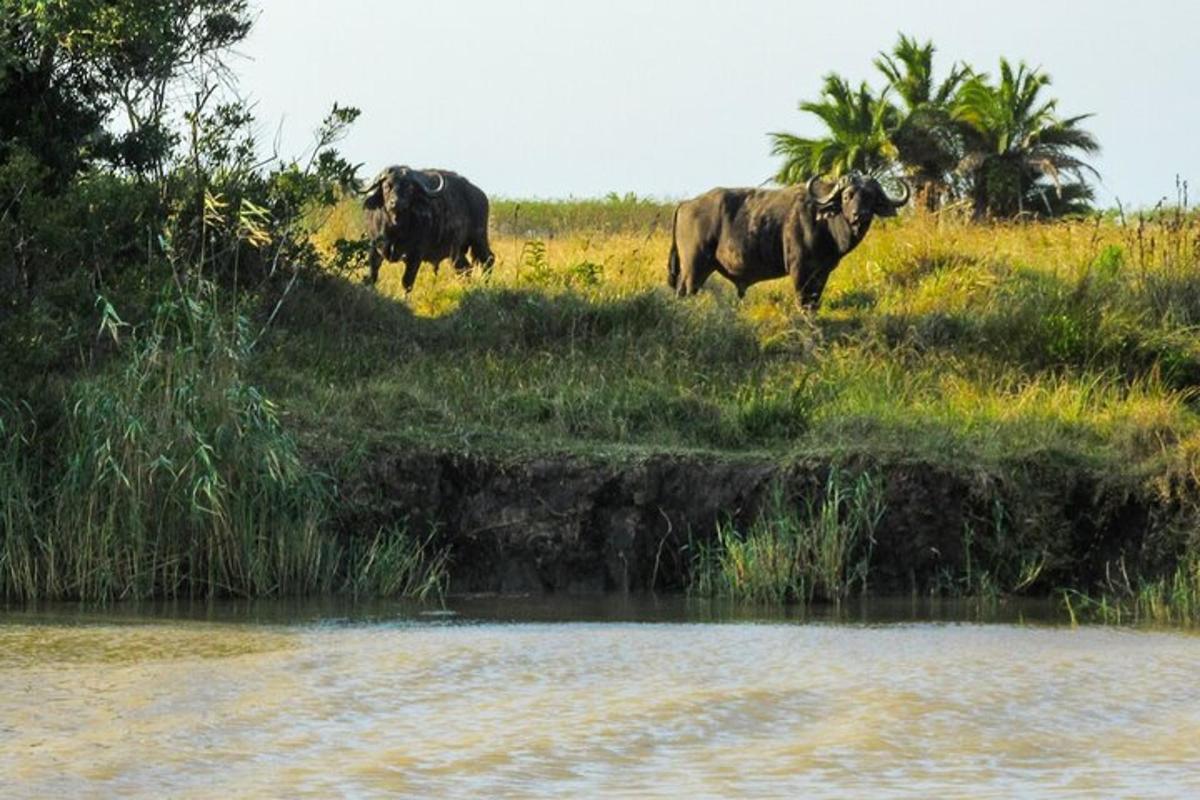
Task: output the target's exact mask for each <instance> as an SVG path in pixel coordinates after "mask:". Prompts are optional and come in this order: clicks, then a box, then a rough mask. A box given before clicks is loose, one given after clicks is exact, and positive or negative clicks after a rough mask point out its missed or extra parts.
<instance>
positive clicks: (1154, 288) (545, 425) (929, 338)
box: [259, 199, 1200, 606]
mask: <svg viewBox="0 0 1200 800" xmlns="http://www.w3.org/2000/svg"><path fill="white" fill-rule="evenodd" d="M516 205H517V204H511V205H506V204H501V205H500V207H499V210H498V212H497V217H498V218H503V217H505V216H507V215H510V214H514V215H515V212H516ZM525 208H526V210H527V212H528V213H529V216H530V218H536V219H540V220H572V219H578V218H583V219H587V220H588V224H589V227H585V228H577V229H567V228H564V227H562V226H561V225H549V224H547V225H544V226H543V227H542V231H543V233H542V234H541V235H537V234H536V233H535V232H534V231H533V229H532V228H531V229H530V230H528V231H525V232H524V233H521V234H520V235H512V231H511V229H509V228H506V227H503V226H499V225H497V227H500V228H501V233H500V235H499V236H497V237H496V240H495V242H494V248H495V250H496V252H497V254H498V257H499V259H498V263H497V266H496V268H495V270H494V272H493V273H492V275H491V276H489V277H488V278H486V279H483V278H479V277H476V278H473V279H468V280H464V279H462V278H460V277H459V276H456V275H455V274H454V273H453V271H452V270H450V269H443V270H442V271H441V272H440V273H439V274H437V275H435V274H434V273H433V271H432V270H431V269H429V268H428V267H425V268H423V272H422V275H421V278H420V279H419V281H418V283H417V288H416V290H415V291H414V292H413V294H412V295H411V296H410V297H409V298H407V299H405V298H402V297H401V291H400V286H399V270H398V269H396V268H392V269H388V268H386V267H385V270H384V272H383V276H382V279H381V283H380V286H379V293H378V295H373V294H371V293H368V292H365V291H364V290H362V289H360V288H358V287H356V286H353V285H346V284H342V283H341V282H339V281H335V280H330V281H327V282H323V283H319V284H312V285H309V286H307V287H305V289H304V290H303V291H302V292H301V293H300V295H299V296H297V297H296V298H294V301H293V302H292V303H291V304H290V307H289V308H288V309H287V310H286V311H285V320H284V322H283V325H282V327H281V328H280V329H279V331H278V335H277V337H276V339H275V340H274V342H275V348H274V349H273V351H272V352H271V354H270V355H269V356H267V357H266V358H264V359H263V360H262V361H261V362H260V365H259V366H260V369H261V373H260V374H261V376H262V380H263V381H264V382H265V383H266V385H267V386H269V387H270V388H271V391H272V394H273V396H276V397H278V398H279V399H280V401H281V402H282V403H284V405H285V407H287V408H288V409H289V412H290V414H292V415H293V419H294V421H295V423H296V426H297V430H298V431H301V432H302V434H301V436H302V438H307V439H308V440H310V441H311V442H312V443H313V444H314V446H315V447H318V448H319V449H321V450H322V451H323V452H331V451H333V452H336V451H339V450H340V449H344V448H347V447H349V446H350V443H354V446H356V447H361V448H365V449H368V450H369V449H371V448H376V447H411V446H418V447H444V448H459V449H463V450H467V451H481V452H492V453H503V454H513V453H526V454H536V453H542V452H548V451H556V452H569V453H574V454H580V455H585V456H590V457H597V458H617V459H620V458H633V457H637V456H638V455H639V454H646V453H658V452H689V453H696V452H699V453H707V454H710V456H711V457H713V458H718V459H719V458H725V457H730V456H738V455H746V454H753V455H755V456H762V457H767V458H770V459H776V460H778V461H780V462H792V461H807V462H820V463H827V464H831V465H837V464H849V463H854V464H859V465H877V466H879V467H880V468H881V469H883V470H884V471H885V472H886V470H887V468H888V467H889V466H890V465H896V464H913V463H917V464H927V465H930V466H931V467H935V468H937V469H940V470H944V471H946V472H948V473H953V474H956V475H959V476H962V477H963V478H964V479H965V480H966V481H967V482H968V483H971V484H973V485H976V486H979V487H981V493H982V494H983V495H986V496H988V497H992V498H994V501H995V503H996V508H997V510H996V512H995V514H994V515H993V516H994V519H992V520H991V521H986V520H985V521H982V522H980V524H979V525H978V526H977V527H978V528H979V530H975V531H972V532H970V533H969V535H970V536H975V537H979V538H983V539H988V538H989V537H990V538H992V539H994V538H995V537H1001V538H1003V537H1004V536H1005V535H1006V531H1007V535H1008V536H1010V537H1014V538H1015V539H1018V540H1020V541H1021V543H1022V544H1021V546H1020V548H1019V550H1020V552H1021V556H1020V558H1021V563H1011V564H996V563H992V564H978V563H977V564H975V565H974V570H975V572H974V575H971V574H970V573H971V565H970V564H967V565H960V566H961V568H962V569H964V570H965V572H964V574H963V575H962V576H956V577H955V578H954V579H953V580H951V581H949V583H950V584H953V585H954V586H956V587H958V588H959V589H964V588H965V589H967V590H969V591H973V592H978V591H981V590H982V591H987V592H992V593H1003V592H1008V591H1013V590H1017V589H1019V590H1023V591H1035V592H1037V591H1040V592H1047V591H1054V590H1057V589H1059V588H1062V587H1059V586H1056V585H1054V584H1053V583H1052V582H1048V581H1053V580H1054V579H1053V578H1049V579H1047V578H1046V577H1045V576H1041V577H1039V573H1040V572H1041V568H1042V567H1043V566H1046V564H1045V562H1046V560H1047V559H1064V558H1067V559H1069V558H1070V554H1069V553H1065V552H1064V551H1063V547H1064V545H1063V542H1062V541H1061V540H1062V538H1063V534H1062V531H1061V530H1060V528H1061V527H1062V525H1063V524H1064V523H1063V519H1064V517H1066V516H1070V515H1071V514H1083V515H1086V514H1090V513H1093V512H1094V511H1095V509H1088V508H1086V507H1079V506H1080V501H1079V499H1078V498H1072V497H1071V492H1072V491H1073V490H1072V488H1071V487H1073V486H1076V485H1078V484H1079V483H1080V481H1083V482H1085V483H1086V484H1087V485H1088V486H1091V487H1094V488H1093V491H1094V492H1095V493H1096V494H1097V495H1098V496H1099V495H1104V496H1105V497H1108V498H1112V497H1126V498H1135V499H1136V502H1137V503H1139V504H1141V505H1142V506H1143V507H1145V508H1149V509H1152V511H1151V512H1150V513H1149V514H1148V516H1147V517H1146V518H1145V520H1144V521H1143V522H1141V523H1138V524H1139V525H1143V526H1145V527H1149V528H1152V530H1137V531H1130V537H1131V541H1133V540H1135V539H1136V540H1137V541H1138V542H1142V541H1143V536H1144V538H1145V544H1139V545H1138V549H1139V550H1140V551H1141V552H1134V551H1132V550H1131V551H1130V552H1128V553H1125V554H1123V555H1122V557H1121V558H1122V560H1121V563H1113V564H1112V571H1111V572H1110V575H1111V576H1112V578H1111V580H1110V581H1109V582H1108V585H1106V586H1087V587H1071V588H1073V589H1083V590H1086V591H1090V592H1102V593H1103V592H1109V591H1111V592H1112V593H1114V594H1113V597H1116V596H1117V595H1120V596H1121V597H1124V599H1125V601H1126V602H1130V603H1137V602H1138V598H1139V597H1141V596H1143V595H1146V594H1147V592H1148V591H1149V589H1148V588H1147V587H1151V588H1152V587H1154V586H1158V585H1159V582H1160V581H1164V580H1165V581H1172V582H1173V585H1188V586H1190V587H1191V589H1190V591H1192V592H1193V593H1195V592H1197V589H1200V586H1196V585H1195V583H1194V582H1192V583H1188V582H1187V581H1183V582H1182V583H1180V580H1182V579H1177V578H1176V577H1175V576H1174V573H1173V572H1172V573H1171V574H1168V575H1159V574H1157V573H1155V570H1159V569H1162V568H1163V565H1164V564H1168V565H1173V564H1175V563H1176V562H1178V563H1179V564H1180V565H1182V566H1181V569H1183V572H1182V573H1181V574H1182V575H1184V577H1186V576H1187V575H1189V574H1190V573H1189V572H1187V569H1186V565H1187V564H1189V563H1191V561H1190V559H1192V558H1194V554H1195V553H1196V552H1197V548H1198V547H1200V542H1198V533H1197V530H1196V527H1195V520H1196V502H1197V500H1198V499H1200V495H1198V493H1197V484H1198V481H1200V417H1198V416H1197V406H1196V398H1195V388H1196V386H1197V385H1200V338H1198V337H1197V335H1196V333H1197V325H1198V324H1200V277H1198V275H1200V272H1198V268H1200V238H1198V237H1200V226H1198V224H1197V221H1196V219H1195V217H1194V216H1188V215H1184V214H1172V213H1160V214H1157V215H1154V216H1153V217H1152V218H1147V219H1135V220H1129V221H1122V220H1106V221H1099V220H1090V221H1076V222H1060V223H1055V224H1030V225H1017V224H996V225H972V224H967V223H965V222H962V221H959V220H954V219H938V218H937V217H933V216H926V217H918V218H907V219H902V220H900V221H898V222H895V223H891V224H884V225H877V226H876V228H875V229H874V230H873V231H872V233H871V235H870V236H869V237H868V238H867V240H866V242H865V243H864V244H863V245H862V246H861V247H860V248H859V249H858V250H857V251H856V252H855V253H853V254H852V255H851V256H850V257H848V258H847V259H846V260H845V261H844V262H843V264H842V266H841V267H840V268H839V269H838V271H837V272H835V274H834V277H833V279H832V280H831V282H830V286H829V289H828V291H827V294H826V298H825V302H824V304H823V307H822V309H821V311H820V313H819V314H817V315H816V316H815V317H814V316H809V315H806V314H804V313H803V312H801V311H799V310H798V309H797V308H796V306H795V303H794V301H793V299H792V297H791V294H790V291H789V289H788V287H787V285H786V282H784V281H779V282H776V283H772V284H764V285H759V286H757V287H755V288H754V289H752V290H751V292H750V294H749V296H748V297H747V298H746V300H745V301H743V302H741V303H738V302H737V301H736V300H735V298H734V294H733V292H732V291H731V289H730V287H728V286H726V285H724V284H723V283H722V281H721V280H720V278H719V277H714V278H713V279H712V282H711V283H710V285H709V288H710V291H708V292H707V293H706V294H705V295H704V296H702V297H700V298H697V299H695V300H693V301H689V302H680V301H677V300H676V299H675V298H673V297H671V296H670V295H669V293H668V292H667V291H666V290H665V289H664V288H663V286H662V284H663V282H664V266H663V265H664V253H665V252H666V250H667V248H668V245H669V222H666V220H668V219H669V217H668V216H667V215H666V214H665V213H663V212H662V210H661V209H660V210H659V211H657V212H651V211H650V210H649V209H652V208H653V205H652V204H649V203H633V204H631V203H630V202H629V201H628V200H615V199H614V200H610V201H609V202H608V203H607V204H606V203H586V204H574V205H571V204H564V205H562V206H560V207H556V206H554V205H553V204H549V205H547V204H541V205H538V204H526V205H525ZM664 208H665V207H664ZM631 209H633V211H632V212H631ZM356 214H357V212H356V211H355V210H354V209H353V208H352V207H344V208H342V209H340V210H339V212H338V213H337V214H335V224H334V225H331V226H330V228H329V229H328V230H327V231H326V233H325V234H324V235H325V236H331V235H332V234H333V233H337V234H338V235H345V234H346V233H352V232H353V231H354V225H355V219H356ZM315 320H320V322H319V323H318V324H314V321H315ZM1095 499H1096V502H1097V503H1099V502H1101V501H1100V500H1099V499H1098V497H1097V498H1095ZM1104 502H1109V501H1104ZM1069 506H1076V507H1074V508H1070V507H1069ZM1083 506H1086V501H1085V502H1084V503H1083ZM784 527H786V526H784ZM984 549H989V548H987V547H985V548H984ZM990 549H991V550H993V552H998V551H1005V553H1006V556H1004V557H1011V556H1012V555H1013V553H1015V552H1016V550H1014V549H1013V548H1007V550H1006V549H1005V548H1003V547H1001V548H995V547H992V548H990ZM1148 551H1153V552H1152V553H1150V552H1148ZM1134 561H1137V562H1138V564H1137V565H1136V566H1133V565H1131V563H1127V562H1134ZM1039 565H1040V566H1039ZM1143 568H1144V569H1146V570H1148V572H1147V573H1146V574H1145V575H1143V574H1141V572H1140V571H1139V570H1141V569H1143ZM1046 572H1047V574H1048V575H1053V574H1055V571H1054V570H1052V569H1048V570H1046ZM1059 574H1061V572H1060V573H1059ZM1118 575H1120V576H1121V577H1119V578H1118V577H1116V576H1118ZM732 591H734V593H736V589H735V590H732ZM1176 594H1177V595H1178V594H1179V593H1178V592H1176ZM1076 605H1077V606H1078V605H1079V604H1078V603H1077V604H1076Z"/></svg>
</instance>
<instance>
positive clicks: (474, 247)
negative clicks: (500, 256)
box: [471, 236, 496, 273]
mask: <svg viewBox="0 0 1200 800" xmlns="http://www.w3.org/2000/svg"><path fill="white" fill-rule="evenodd" d="M471 258H472V259H473V260H474V261H475V263H476V264H482V265H483V271H484V273H488V272H491V271H492V265H493V264H495V263H496V255H495V253H493V252H492V248H491V247H489V246H488V240H487V236H482V237H480V238H478V239H475V240H474V241H472V242H471Z"/></svg>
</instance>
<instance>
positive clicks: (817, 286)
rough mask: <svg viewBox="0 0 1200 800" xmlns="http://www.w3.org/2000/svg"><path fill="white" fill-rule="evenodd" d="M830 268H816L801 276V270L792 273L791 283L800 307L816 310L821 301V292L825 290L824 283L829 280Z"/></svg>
mask: <svg viewBox="0 0 1200 800" xmlns="http://www.w3.org/2000/svg"><path fill="white" fill-rule="evenodd" d="M829 273H830V270H827V269H818V270H814V271H813V272H811V273H810V274H809V275H807V276H804V277H801V272H800V271H797V272H795V273H793V274H792V285H793V286H794V287H795V289H796V300H797V302H799V303H800V306H801V307H802V308H805V309H807V310H809V311H816V310H817V306H818V305H819V304H820V302H821V294H822V293H823V292H824V291H825V283H826V281H828V280H829Z"/></svg>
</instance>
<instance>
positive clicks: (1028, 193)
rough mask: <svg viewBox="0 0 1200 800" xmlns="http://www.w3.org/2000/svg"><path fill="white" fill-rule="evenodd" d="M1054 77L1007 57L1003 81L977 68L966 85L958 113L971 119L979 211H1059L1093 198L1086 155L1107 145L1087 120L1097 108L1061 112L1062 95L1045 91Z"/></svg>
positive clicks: (967, 167)
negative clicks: (1047, 94)
mask: <svg viewBox="0 0 1200 800" xmlns="http://www.w3.org/2000/svg"><path fill="white" fill-rule="evenodd" d="M1049 85H1050V76H1049V75H1047V74H1045V73H1044V72H1041V71H1040V70H1037V69H1029V68H1028V67H1027V66H1026V65H1025V64H1024V62H1022V63H1020V64H1019V65H1018V66H1017V68H1016V69H1014V68H1013V66H1012V64H1010V63H1009V62H1008V61H1007V60H1006V59H1003V58H1002V59H1000V79H999V81H998V82H996V83H992V82H991V81H990V80H989V78H988V77H987V76H986V75H975V76H973V77H971V78H970V79H969V80H967V81H966V82H965V83H964V84H963V86H962V87H961V88H960V89H959V91H958V95H957V98H956V100H955V104H954V117H955V119H957V120H959V121H961V122H962V123H964V128H963V130H964V133H965V137H966V140H965V148H966V157H965V158H964V160H963V164H962V170H963V173H964V174H965V175H966V177H967V178H968V180H969V183H970V191H971V198H972V204H973V208H974V214H975V216H976V217H984V216H998V217H1011V216H1016V215H1022V214H1037V215H1041V214H1045V215H1046V216H1057V215H1060V214H1064V213H1070V212H1072V211H1078V210H1081V209H1083V208H1086V205H1087V202H1088V201H1089V200H1091V199H1092V196H1093V194H1092V189H1091V187H1090V186H1089V185H1088V184H1087V181H1086V177H1087V175H1096V171H1095V170H1094V169H1093V168H1092V167H1091V166H1090V165H1089V164H1088V163H1087V162H1086V161H1084V160H1083V157H1084V156H1087V155H1093V154H1095V153H1097V152H1099V150H1100V145H1099V143H1098V142H1097V141H1096V138H1095V137H1094V136H1093V135H1092V134H1091V133H1089V132H1088V131H1086V130H1084V129H1083V128H1081V127H1080V123H1082V122H1083V121H1084V120H1086V119H1088V118H1089V117H1091V115H1090V114H1082V115H1079V116H1075V117H1068V118H1065V119H1064V118H1060V117H1059V116H1058V114H1057V110H1058V100H1056V99H1046V98H1045V97H1044V94H1043V90H1044V89H1046V88H1047V87H1048V86H1049Z"/></svg>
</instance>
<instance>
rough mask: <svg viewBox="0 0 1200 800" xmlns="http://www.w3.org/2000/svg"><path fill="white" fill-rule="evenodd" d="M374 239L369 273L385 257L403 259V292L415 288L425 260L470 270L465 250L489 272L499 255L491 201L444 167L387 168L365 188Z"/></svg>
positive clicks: (373, 274) (376, 270)
mask: <svg viewBox="0 0 1200 800" xmlns="http://www.w3.org/2000/svg"><path fill="white" fill-rule="evenodd" d="M363 193H364V194H365V195H366V199H365V200H363V208H365V209H366V210H367V232H368V234H369V235H370V237H371V243H372V248H371V274H370V276H369V277H368V278H367V282H368V283H372V284H373V283H375V281H376V279H378V277H379V265H380V263H381V262H382V261H383V259H385V258H386V259H387V260H388V261H393V262H395V261H403V262H404V291H406V292H410V291H412V287H413V283H414V282H415V281H416V280H417V270H418V269H420V266H421V262H422V261H428V262H429V263H431V264H433V268H434V271H435V272H436V271H437V267H438V264H439V263H440V262H441V261H442V260H443V259H446V258H448V259H450V260H451V261H453V262H454V268H455V269H457V270H458V271H459V272H466V271H468V270H470V269H471V262H470V261H468V260H467V251H468V250H470V252H471V258H472V259H473V260H474V261H475V263H477V264H482V265H483V268H484V270H485V271H487V270H490V269H491V267H492V263H493V262H494V261H495V256H493V255H492V248H491V247H490V246H489V245H488V199H487V195H485V194H484V193H483V191H482V190H481V189H480V188H479V187H478V186H476V185H475V184H473V183H471V182H470V181H469V180H467V179H466V178H464V177H462V176H461V175H458V174H456V173H454V172H450V171H448V170H442V169H436V170H434V169H430V170H416V169H410V168H408V167H388V168H387V169H385V170H383V171H382V172H380V173H379V175H378V176H376V178H375V180H374V181H372V182H371V185H370V186H368V187H367V188H366V190H364V192H363Z"/></svg>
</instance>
